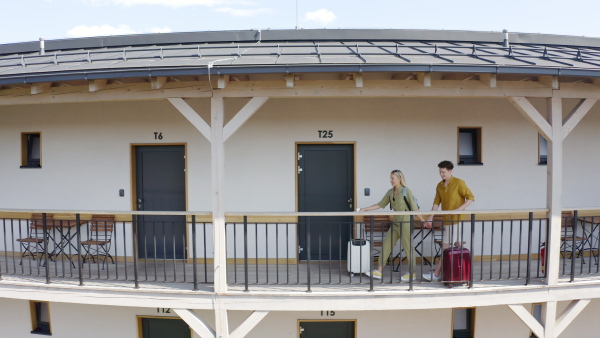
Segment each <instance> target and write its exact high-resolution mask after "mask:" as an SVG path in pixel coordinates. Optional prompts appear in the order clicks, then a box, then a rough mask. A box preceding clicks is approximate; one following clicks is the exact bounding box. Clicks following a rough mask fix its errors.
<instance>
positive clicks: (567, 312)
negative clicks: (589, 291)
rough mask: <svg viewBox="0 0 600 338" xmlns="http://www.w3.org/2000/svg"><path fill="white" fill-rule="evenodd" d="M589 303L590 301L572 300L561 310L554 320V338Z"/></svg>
mask: <svg viewBox="0 0 600 338" xmlns="http://www.w3.org/2000/svg"><path fill="white" fill-rule="evenodd" d="M590 301H591V299H580V300H574V301H572V302H571V303H570V304H569V305H568V306H567V307H566V308H565V309H564V310H563V312H562V313H561V314H560V316H558V318H557V319H556V327H555V329H554V334H555V337H558V336H560V334H561V333H562V332H563V331H564V330H565V329H566V328H567V326H569V324H571V323H572V322H573V319H575V318H577V316H578V315H579V314H580V313H581V311H583V309H585V307H586V306H587V305H588V304H589V303H590Z"/></svg>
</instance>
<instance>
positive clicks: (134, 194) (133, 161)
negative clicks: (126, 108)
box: [129, 142, 193, 262]
mask: <svg viewBox="0 0 600 338" xmlns="http://www.w3.org/2000/svg"><path fill="white" fill-rule="evenodd" d="M161 146H183V154H184V159H183V161H184V163H183V165H184V169H185V172H184V175H183V176H184V184H185V196H184V198H185V211H182V212H187V211H189V207H188V190H189V189H188V155H187V148H188V147H187V143H185V142H182V143H131V144H130V145H129V154H130V159H129V161H130V167H131V172H130V176H131V177H130V182H131V188H130V189H131V190H130V191H131V210H132V211H137V203H136V201H137V175H136V174H137V166H136V152H135V150H136V148H137V147H161ZM189 222H190V220H189V219H188V216H186V217H185V236H186V241H187V242H188V243H185V246H186V248H187V249H186V257H187V258H185V259H186V261H187V262H191V261H192V260H193V258H191V257H192V256H191V255H190V250H191V248H190V247H191V246H190V245H188V244H190V243H189V241H190V239H191V237H190V236H191V234H190V232H191V230H190V226H189V225H188V223H189ZM134 236H135V234H134ZM136 254H137V253H136ZM142 259H144V258H142Z"/></svg>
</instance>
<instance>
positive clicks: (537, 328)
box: [508, 304, 544, 338]
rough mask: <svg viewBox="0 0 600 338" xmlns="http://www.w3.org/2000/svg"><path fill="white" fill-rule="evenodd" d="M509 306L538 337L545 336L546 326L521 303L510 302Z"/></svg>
mask: <svg viewBox="0 0 600 338" xmlns="http://www.w3.org/2000/svg"><path fill="white" fill-rule="evenodd" d="M508 307H509V308H510V309H511V310H512V311H513V312H514V313H515V314H516V315H517V317H519V319H520V320H521V321H522V322H523V324H525V325H527V327H528V328H529V329H530V330H531V331H533V333H535V335H536V336H538V337H540V338H541V337H544V327H543V326H542V324H540V323H539V322H538V321H537V319H535V318H534V317H533V315H531V313H530V312H529V311H527V309H525V307H524V306H523V305H521V304H509V305H508Z"/></svg>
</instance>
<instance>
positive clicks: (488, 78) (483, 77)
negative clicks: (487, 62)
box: [479, 74, 496, 88]
mask: <svg viewBox="0 0 600 338" xmlns="http://www.w3.org/2000/svg"><path fill="white" fill-rule="evenodd" d="M479 81H481V83H483V84H484V85H486V86H488V87H490V88H496V74H479Z"/></svg>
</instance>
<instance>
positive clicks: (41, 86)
mask: <svg viewBox="0 0 600 338" xmlns="http://www.w3.org/2000/svg"><path fill="white" fill-rule="evenodd" d="M51 87H52V83H51V82H39V83H34V84H32V85H31V95H38V94H42V93H43V92H45V91H47V90H48V89H50V88H51Z"/></svg>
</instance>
